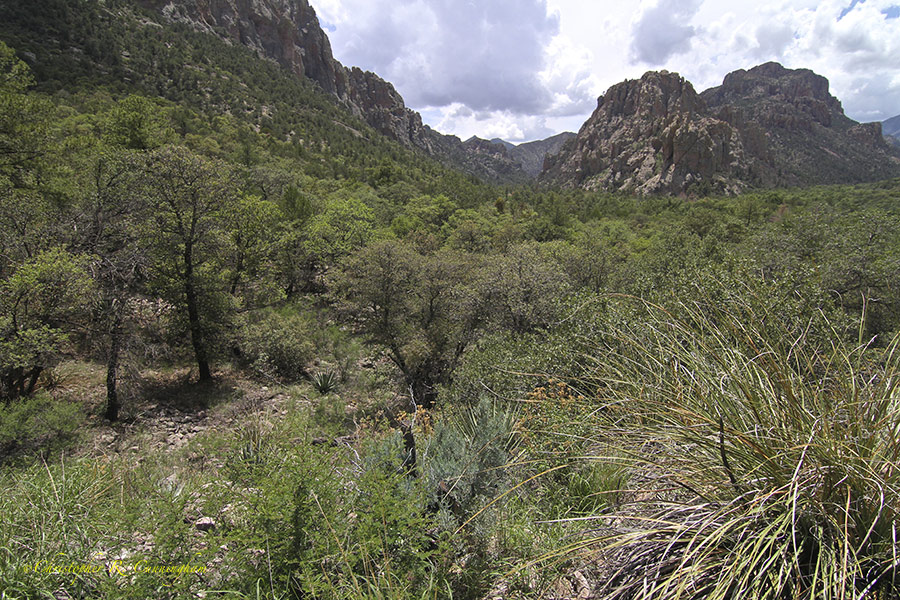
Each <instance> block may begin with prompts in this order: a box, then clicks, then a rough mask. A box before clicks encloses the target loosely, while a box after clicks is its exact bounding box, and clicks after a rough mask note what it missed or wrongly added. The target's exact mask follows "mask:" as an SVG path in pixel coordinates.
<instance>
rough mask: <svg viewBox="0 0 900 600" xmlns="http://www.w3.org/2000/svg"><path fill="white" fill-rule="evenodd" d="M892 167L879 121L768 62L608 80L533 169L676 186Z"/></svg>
mask: <svg viewBox="0 0 900 600" xmlns="http://www.w3.org/2000/svg"><path fill="white" fill-rule="evenodd" d="M896 176H900V159H898V157H897V156H896V153H895V152H894V151H893V150H891V149H890V148H889V147H888V145H887V144H885V142H884V139H883V138H882V135H881V130H880V124H877V123H875V124H865V125H860V124H858V123H856V122H855V121H853V120H851V119H849V118H847V117H846V116H845V115H844V112H843V109H842V108H841V104H840V102H839V101H838V100H837V99H836V98H834V97H833V96H831V95H830V93H829V91H828V80H827V79H825V78H824V77H821V76H819V75H816V74H815V73H813V72H812V71H809V70H806V69H798V70H790V69H785V68H784V67H782V66H781V65H779V64H777V63H767V64H765V65H761V66H759V67H756V68H753V69H750V70H749V71H744V70H740V71H736V72H734V73H731V74H729V75H728V76H727V77H726V78H725V81H724V82H723V84H722V85H721V86H719V87H716V88H712V89H709V90H706V91H705V92H703V93H702V94H697V93H696V92H695V90H694V88H693V86H691V84H690V83H689V82H687V81H685V80H684V79H683V78H681V77H680V76H678V75H676V74H672V73H667V72H660V73H656V72H650V73H647V74H645V75H644V76H643V77H642V78H641V79H640V80H638V81H626V82H624V83H620V84H618V85H615V86H613V87H612V88H610V90H609V91H608V92H607V93H606V94H605V95H604V96H602V97H601V98H600V100H599V103H598V107H597V110H596V111H595V112H594V114H593V115H592V116H591V118H590V119H589V120H588V121H587V122H586V123H585V125H584V126H583V127H582V129H581V131H580V132H579V134H578V136H577V137H576V138H575V140H573V141H571V142H569V143H567V144H566V145H565V146H564V147H563V150H562V151H561V152H560V153H559V155H557V156H555V157H550V158H548V160H547V162H546V164H545V169H544V172H543V174H542V178H543V179H544V180H546V181H552V182H556V183H561V184H563V185H570V186H572V185H574V186H580V187H584V188H588V189H595V188H596V189H606V190H623V191H633V192H636V193H641V194H644V193H670V194H675V193H682V192H686V191H690V190H691V189H692V187H694V186H700V189H703V190H704V191H705V190H710V189H711V190H717V191H722V192H727V193H730V192H736V191H739V190H740V189H742V188H744V187H747V186H753V187H777V186H792V185H810V184H817V183H856V182H862V181H873V180H878V179H883V178H888V177H896Z"/></svg>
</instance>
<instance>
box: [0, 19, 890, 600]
mask: <svg viewBox="0 0 900 600" xmlns="http://www.w3.org/2000/svg"><path fill="white" fill-rule="evenodd" d="M22 18H24V17H22ZM73 18H74V17H73ZM85 26H87V25H85ZM115 33H116V32H115V31H113V34H115ZM160 35H169V34H163V33H160ZM179 35H180V36H182V37H181V38H179V40H182V39H187V40H191V41H192V42H191V43H192V44H194V45H193V46H191V45H188V46H186V48H187V49H185V50H182V51H183V52H196V53H197V55H195V58H196V56H202V55H203V54H202V52H203V45H204V44H212V43H213V42H211V41H209V40H207V39H206V38H204V37H202V36H197V35H195V34H188V33H187V32H181V33H180V34H179ZM111 43H115V42H114V41H113V42H111ZM150 47H153V48H158V46H156V45H149V42H148V48H150ZM95 51H96V52H97V53H98V54H102V53H103V52H105V51H106V50H104V48H103V46H100V47H98V48H96V49H95ZM101 58H102V57H101ZM182 58H184V57H182ZM170 59H171V60H174V58H172V57H167V58H166V59H165V60H170ZM132 60H133V61H137V60H143V59H142V58H141V55H140V54H139V53H138V52H137V51H135V53H134V54H132ZM165 60H163V61H162V62H165ZM223 60H225V63H223V64H230V65H231V67H229V68H231V69H233V70H234V71H235V72H239V73H246V72H247V71H248V69H249V70H252V69H250V68H249V67H248V66H247V65H251V66H252V68H257V66H258V62H253V63H251V62H250V58H248V56H246V55H244V54H241V53H240V52H239V51H238V50H237V49H235V50H233V51H232V50H229V51H228V52H227V53H226V54H225V59H223ZM228 61H231V62H228ZM183 62H184V61H182V63H181V64H183ZM266 68H270V67H269V66H267V67H266ZM271 68H272V69H274V67H271ZM154 69H158V67H155V68H154ZM154 69H150V72H152V73H157V72H158V70H154ZM163 71H164V70H163ZM163 71H159V72H160V73H162V72H163ZM179 72H181V71H179ZM187 72H191V71H187ZM198 73H200V74H204V72H203V71H198ZM0 74H2V78H0V330H2V333H3V335H2V342H0V386H2V387H0V393H2V396H3V402H4V405H3V406H2V411H0V452H2V453H3V454H2V456H3V460H4V463H5V465H4V470H3V472H2V474H0V479H2V485H3V489H4V491H5V493H4V494H3V497H2V500H0V503H2V505H0V514H2V515H3V517H2V518H0V591H2V593H3V594H5V597H10V598H16V597H22V598H25V597H28V598H36V597H54V596H56V597H65V596H61V595H60V594H61V593H64V594H65V595H66V596H67V597H72V598H75V597H97V596H103V597H123V598H126V597H135V598H147V597H160V598H162V597H173V598H174V597H189V596H192V595H196V594H197V593H199V592H201V591H207V593H212V592H211V591H210V590H224V591H223V593H224V594H225V595H226V596H229V597H273V598H285V597H341V598H343V597H359V598H362V597H376V598H377V597H389V598H404V597H449V596H454V597H460V598H481V597H484V596H486V595H487V594H488V593H489V592H491V593H493V594H494V595H498V596H509V597H513V596H515V595H521V596H526V597H527V596H534V597H540V596H547V595H556V596H562V595H567V594H568V595H575V594H578V593H579V592H580V591H581V589H580V587H579V586H583V585H584V583H583V582H584V581H587V582H588V583H590V585H591V587H594V588H595V591H596V592H597V593H604V594H608V595H609V596H610V597H615V598H637V597H640V598H651V597H652V598H658V597H682V598H695V597H698V598H699V597H721V598H732V597H734V598H736V597H766V598H813V597H826V598H830V597H834V598H838V597H841V598H843V597H847V596H850V595H852V596H853V597H874V598H894V597H897V596H898V589H897V588H898V581H897V573H896V571H897V559H896V551H897V545H898V540H897V535H896V531H895V528H894V525H893V523H894V520H895V512H896V510H897V506H898V500H900V499H898V497H897V494H898V475H897V460H898V455H897V453H898V445H897V436H898V429H897V427H898V424H897V415H898V414H900V413H898V410H897V409H898V407H897V405H896V404H897V387H896V386H897V365H896V360H897V355H896V336H897V334H898V331H900V289H898V287H900V238H898V236H897V235H896V231H897V230H898V225H900V223H898V213H897V210H898V208H897V207H898V203H897V201H898V194H900V183H898V182H896V181H892V182H885V183H883V184H873V185H866V186H857V187H849V186H843V187H823V188H811V189H803V190H779V191H764V192H759V193H748V194H745V195H743V196H740V197H737V198H725V197H713V198H643V199H636V198H631V197H625V196H617V195H608V194H595V193H585V192H574V191H572V192H560V191H555V190H549V189H542V188H533V187H516V188H496V187H489V186H486V185H483V184H481V183H478V182H476V181H473V180H471V179H468V178H465V177H463V176H460V175H458V174H456V173H453V172H450V171H448V170H446V169H443V168H442V167H439V166H438V165H435V164H433V163H430V162H429V161H427V160H425V159H423V158H420V157H416V156H414V155H412V154H410V153H408V152H407V151H405V150H402V149H400V148H398V147H395V146H393V145H391V144H389V143H387V142H385V141H383V140H379V139H378V138H377V136H374V135H372V133H371V131H369V130H366V129H365V128H364V126H363V125H362V124H358V127H359V128H360V131H364V133H365V135H364V136H362V137H358V136H355V135H352V134H340V133H334V132H335V131H345V130H346V128H345V127H342V126H335V125H334V123H332V122H331V121H330V120H329V119H331V117H334V118H335V119H348V118H349V117H348V116H347V115H344V114H337V113H338V112H339V111H338V109H337V108H333V107H330V105H329V106H327V107H326V106H325V105H323V106H322V107H319V104H318V103H321V102H322V99H321V98H320V97H319V96H317V93H316V92H315V91H314V90H312V89H308V88H306V87H304V84H300V83H290V84H288V83H285V81H286V78H279V77H278V76H277V74H274V73H273V74H272V75H271V81H272V82H276V83H264V82H259V83H254V84H253V85H252V86H250V87H249V88H248V89H250V90H253V91H255V92H254V93H262V92H260V90H263V91H265V92H266V93H280V94H283V97H281V96H279V97H280V98H281V100H280V101H282V102H285V103H290V102H295V103H299V104H298V106H299V105H302V104H303V103H307V104H308V105H309V106H315V107H318V108H317V111H318V112H315V111H311V110H308V111H306V112H304V111H302V110H298V111H297V112H292V111H294V110H297V107H296V106H295V105H290V106H287V107H286V108H284V109H283V110H282V109H278V110H277V111H275V113H274V114H275V115H276V117H274V118H273V119H272V120H271V122H269V121H267V120H266V119H267V117H266V118H264V117H262V116H261V115H259V116H253V115H237V114H229V113H228V112H227V111H222V110H220V108H221V106H234V105H235V104H234V102H237V100H236V98H229V97H227V94H229V93H232V92H233V93H234V94H237V95H238V97H240V98H244V99H245V100H246V101H247V102H248V103H249V104H250V105H251V106H252V105H255V104H256V103H258V99H253V98H251V97H246V96H243V95H241V94H243V93H244V92H243V91H240V92H238V91H234V90H232V88H231V87H229V85H231V84H227V85H226V84H225V83H221V82H222V81H224V82H228V81H232V80H231V79H228V78H220V79H218V80H217V81H220V83H221V86H224V87H212V91H211V92H209V95H198V96H196V97H195V96H191V95H190V94H187V92H185V96H184V98H174V99H173V98H169V99H168V100H163V99H160V98H158V97H157V93H156V92H154V90H152V89H149V88H147V89H129V90H128V93H123V90H121V89H119V88H117V87H116V86H114V85H112V84H109V85H110V86H109V87H103V86H102V85H101V84H102V83H103V82H102V81H101V82H94V83H93V84H92V85H84V86H82V87H78V88H74V87H73V88H69V87H65V88H56V87H54V86H53V84H52V81H53V80H54V79H53V77H54V76H53V75H52V74H51V75H49V76H48V75H47V74H44V75H43V76H42V84H41V86H40V87H38V88H37V90H35V89H33V87H32V84H33V81H32V79H31V75H30V73H29V71H28V69H27V68H26V67H25V66H24V65H23V64H22V63H21V62H20V61H18V60H17V59H16V58H15V56H14V54H13V52H12V51H11V50H10V49H8V48H7V47H5V46H0ZM206 75H208V73H207V74H205V75H204V76H206ZM63 76H64V75H62V74H60V75H59V77H63ZM65 76H66V77H67V76H68V75H65ZM185 76H187V75H185ZM197 76H198V77H199V76H200V75H197ZM260 79H261V80H262V79H265V74H261V75H260ZM278 82H281V83H278ZM106 83H107V84H108V83H109V82H106ZM232 83H233V81H232ZM147 85H149V84H147ZM198 85H199V84H198ZM217 85H218V84H217ZM235 85H236V84H235ZM279 85H283V86H288V88H289V89H286V90H284V91H283V92H282V91H278V90H274V89H273V86H274V88H277V87H278V86H279ZM266 86H269V87H266ZM291 86H293V87H291ZM182 87H183V89H184V90H191V89H194V87H195V86H194V85H193V84H190V83H189V82H188V83H184V84H183V86H182ZM58 90H59V91H58ZM217 94H219V95H221V96H222V97H221V98H219V99H218V100H216V99H215V96H216V95H217ZM298 98H299V100H298ZM265 104H274V103H273V102H271V98H266V102H265ZM309 106H308V107H307V108H309ZM319 109H321V110H319ZM251 112H252V111H251ZM332 112H334V114H333V115H332ZM292 114H293V115H294V117H290V115H292ZM304 115H306V116H304ZM307 116H308V119H307ZM289 117H290V118H296V119H298V120H299V121H294V120H291V121H288V119H289ZM282 121H284V122H282ZM301 125H302V126H304V127H306V128H307V129H305V130H303V134H302V135H300V136H297V137H298V138H299V137H303V139H304V140H306V141H305V142H299V141H297V139H295V138H294V137H291V136H288V135H287V128H289V127H291V128H294V127H300V126H301ZM310 140H318V141H317V143H315V144H313V143H310ZM261 390H262V391H261ZM169 408H172V409H176V408H177V411H178V413H179V414H183V415H188V416H186V417H184V418H186V419H187V418H189V419H195V420H196V423H201V422H204V423H205V422H207V420H208V421H209V422H211V423H213V426H210V427H209V428H202V427H201V428H196V427H195V429H193V430H191V431H190V435H189V436H187V437H185V438H184V439H181V438H179V439H178V440H177V441H176V443H173V442H171V440H172V435H175V434H173V433H171V432H170V431H169V430H165V431H163V429H162V428H163V427H164V425H163V424H161V423H160V422H157V421H156V418H157V417H160V415H162V416H163V417H165V419H171V417H170V416H166V415H168V414H169V413H164V412H163V413H161V412H160V411H161V410H162V409H169ZM201 414H202V415H203V416H202V417H201V416H198V415H201ZM101 417H102V418H101ZM160 418H162V417H160ZM191 423H193V424H194V425H196V423H195V422H194V421H191ZM165 427H169V425H165ZM170 429H171V428H170ZM109 432H114V433H115V435H114V436H112V437H109V438H108V437H104V436H108V435H109ZM178 435H181V433H178ZM160 436H162V437H160ZM166 436H168V437H166ZM163 438H164V439H163ZM201 516H213V517H215V525H214V526H213V527H207V526H206V525H204V527H203V529H202V530H200V529H199V525H198V524H199V523H200V517H201ZM115 560H121V561H123V564H128V565H134V564H135V562H136V561H138V560H145V561H147V563H148V564H168V565H177V564H182V563H189V564H196V565H205V566H207V567H208V570H207V571H206V572H205V573H204V574H201V575H191V576H174V575H170V576H161V575H159V574H154V573H147V572H139V571H131V572H128V573H127V574H125V575H121V574H118V573H116V572H115V571H113V572H112V574H110V573H109V569H110V567H109V565H110V563H111V561H115ZM39 561H46V562H44V563H40V562H39ZM70 563H83V564H88V563H89V564H95V565H104V569H103V570H102V571H101V572H95V573H77V574H71V573H66V574H61V573H52V572H45V571H46V569H42V568H38V569H35V568H33V567H34V566H35V565H36V564H40V565H44V566H48V565H51V564H58V565H62V564H70ZM573 573H577V576H575V575H573ZM591 582H593V583H591ZM600 582H605V584H606V587H605V588H604V589H602V590H601V589H600ZM61 591H62V592H61Z"/></svg>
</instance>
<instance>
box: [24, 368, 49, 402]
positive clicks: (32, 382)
mask: <svg viewBox="0 0 900 600" xmlns="http://www.w3.org/2000/svg"><path fill="white" fill-rule="evenodd" d="M43 371H44V367H32V369H31V378H30V379H29V380H28V385H27V386H26V387H25V389H24V390H23V391H24V394H25V395H26V396H30V395H31V394H32V393H33V392H34V386H36V385H37V382H38V377H40V376H41V373H42V372H43Z"/></svg>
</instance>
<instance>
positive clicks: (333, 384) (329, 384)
mask: <svg viewBox="0 0 900 600" xmlns="http://www.w3.org/2000/svg"><path fill="white" fill-rule="evenodd" d="M312 382H313V387H314V388H316V391H317V392H319V393H320V394H330V393H331V392H333V391H334V390H335V389H337V384H338V378H337V375H335V373H334V371H331V370H326V371H320V372H318V373H316V374H315V375H313V378H312Z"/></svg>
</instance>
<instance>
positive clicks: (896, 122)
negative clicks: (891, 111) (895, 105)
mask: <svg viewBox="0 0 900 600" xmlns="http://www.w3.org/2000/svg"><path fill="white" fill-rule="evenodd" d="M881 132H882V133H883V134H884V135H891V136H894V137H897V136H900V115H897V116H896V117H891V118H890V119H888V120H887V121H882V123H881Z"/></svg>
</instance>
